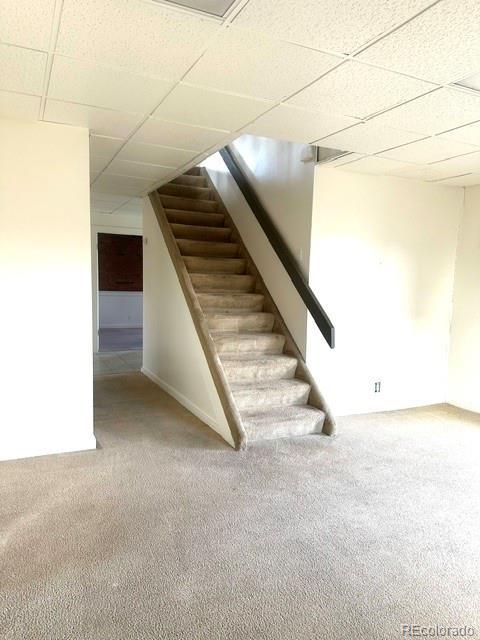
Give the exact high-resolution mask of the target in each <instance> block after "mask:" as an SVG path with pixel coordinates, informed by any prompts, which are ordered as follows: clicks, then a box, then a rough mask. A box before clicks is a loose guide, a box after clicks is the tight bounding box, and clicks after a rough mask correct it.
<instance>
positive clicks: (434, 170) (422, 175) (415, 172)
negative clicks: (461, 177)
mask: <svg viewBox="0 0 480 640" xmlns="http://www.w3.org/2000/svg"><path fill="white" fill-rule="evenodd" d="M441 164H443V162H440V163H438V164H410V165H405V164H403V166H402V167H401V168H399V169H392V170H391V171H388V172H387V173H388V174H389V175H392V176H397V177H398V178H411V179H414V180H427V181H431V180H441V179H442V178H448V177H449V176H453V175H458V171H455V170H453V169H441V168H439V167H438V165H441Z"/></svg>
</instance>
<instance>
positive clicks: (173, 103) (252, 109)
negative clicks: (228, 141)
mask: <svg viewBox="0 0 480 640" xmlns="http://www.w3.org/2000/svg"><path fill="white" fill-rule="evenodd" d="M273 104H274V103H273V102H271V101H267V100H255V99H253V98H243V97H241V96H233V95H230V94H228V93H221V92H218V91H209V90H208V89H201V88H198V87H189V86H186V85H178V86H176V87H175V89H174V90H173V91H172V92H171V93H170V94H169V95H168V96H167V97H166V98H165V100H164V101H163V102H162V104H161V105H160V106H159V107H158V109H157V110H156V111H155V112H154V113H153V114H152V116H153V117H154V118H160V119H161V120H174V121H175V122H184V123H186V124H193V125H197V126H200V127H213V128H215V129H225V130H227V131H235V130H237V129H239V128H240V127H242V126H243V125H245V124H247V123H249V122H250V121H251V120H253V119H254V118H256V117H257V116H259V115H260V114H261V113H263V112H264V111H267V109H269V108H270V107H272V106H273Z"/></svg>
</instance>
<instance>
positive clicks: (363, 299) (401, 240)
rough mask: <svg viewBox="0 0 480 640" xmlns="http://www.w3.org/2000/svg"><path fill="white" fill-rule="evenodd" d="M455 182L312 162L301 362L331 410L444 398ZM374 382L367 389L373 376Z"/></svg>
mask: <svg viewBox="0 0 480 640" xmlns="http://www.w3.org/2000/svg"><path fill="white" fill-rule="evenodd" d="M462 201H463V193H462V189H460V188H452V187H442V186H439V185H433V184H428V183H422V182H417V181H413V180H402V179H400V178H389V177H382V176H368V175H361V174H356V173H349V172H347V171H341V170H338V169H332V168H328V167H322V166H317V167H316V171H315V190H314V207H313V220H312V245H311V250H310V285H311V286H312V288H313V289H314V291H315V293H316V295H317V297H318V299H319V300H320V302H321V303H322V305H324V307H325V309H326V310H327V311H328V313H329V315H330V318H331V320H332V322H333V324H334V325H335V329H336V348H335V349H334V350H330V349H329V348H328V346H327V345H326V343H325V342H324V340H323V338H322V336H321V334H320V332H319V331H318V329H317V328H316V326H315V325H314V324H313V323H312V322H310V321H309V331H308V346H307V354H308V358H307V361H308V364H309V366H310V368H311V371H312V373H313V374H314V376H315V377H316V379H317V382H318V383H319V385H320V388H321V389H322V391H323V392H324V393H325V396H326V398H327V400H328V401H329V402H330V404H331V406H332V409H333V411H334V413H336V414H337V415H342V414H349V413H362V412H368V411H378V410H390V409H398V408H403V407H412V406H419V405H427V404H433V403H437V402H445V401H446V398H447V382H448V350H449V330H450V320H451V312H452V293H453V278H454V265H455V254H456V243H457V234H458V227H459V223H460V218H461V212H462ZM375 381H381V382H382V391H381V393H379V394H375V393H374V382H375Z"/></svg>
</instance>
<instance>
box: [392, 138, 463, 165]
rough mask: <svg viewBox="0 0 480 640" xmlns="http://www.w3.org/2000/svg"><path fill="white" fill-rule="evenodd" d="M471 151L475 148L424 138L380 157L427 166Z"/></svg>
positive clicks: (448, 141) (449, 141)
mask: <svg viewBox="0 0 480 640" xmlns="http://www.w3.org/2000/svg"><path fill="white" fill-rule="evenodd" d="M472 151H475V147H472V146H470V145H467V144H463V143H462V142H454V141H453V140H442V139H441V138H426V139H425V140H420V141H419V142H413V143H411V144H407V145H404V146H402V147H398V148H397V149H391V150H390V151H386V152H385V153H383V154H382V155H383V156H385V157H386V158H392V159H393V160H403V161H405V162H417V163H418V164H427V163H429V162H439V161H440V160H445V159H446V158H453V157H454V156H460V155H462V154H465V153H471V152H472Z"/></svg>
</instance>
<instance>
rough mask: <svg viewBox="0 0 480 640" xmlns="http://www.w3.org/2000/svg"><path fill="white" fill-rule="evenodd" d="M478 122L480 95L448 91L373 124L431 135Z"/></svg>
mask: <svg viewBox="0 0 480 640" xmlns="http://www.w3.org/2000/svg"><path fill="white" fill-rule="evenodd" d="M475 120H480V95H479V96H476V95H474V94H473V93H467V92H466V91H458V90H455V89H448V88H444V89H438V90H436V91H433V92H432V93H429V94H428V95H426V96H422V97H421V98H417V99H416V100H412V101H411V102H408V103H406V104H403V105H400V106H399V107H396V108H395V109H392V110H391V111H387V112H385V113H382V114H380V115H379V116H376V117H375V118H374V119H373V120H372V122H375V123H378V124H385V125H387V126H391V127H399V128H409V129H410V130H412V131H418V132H421V133H424V134H426V135H430V134H434V133H440V132H441V131H446V130H447V129H453V128H454V127H459V126H461V125H462V124H467V123H469V122H473V121H475Z"/></svg>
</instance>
